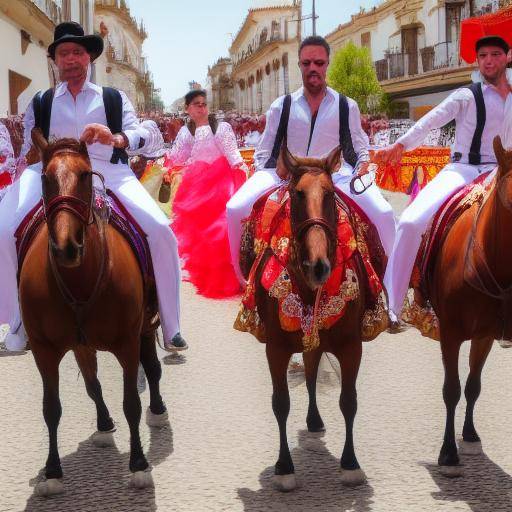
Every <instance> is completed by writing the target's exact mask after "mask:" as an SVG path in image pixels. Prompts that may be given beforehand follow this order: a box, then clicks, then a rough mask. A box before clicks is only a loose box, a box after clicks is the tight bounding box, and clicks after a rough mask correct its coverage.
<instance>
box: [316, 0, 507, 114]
mask: <svg viewBox="0 0 512 512" xmlns="http://www.w3.org/2000/svg"><path fill="white" fill-rule="evenodd" d="M506 3H510V2H509V1H508V0H442V1H441V0H406V1H404V0H385V1H383V2H382V3H381V4H380V5H378V6H377V7H374V8H373V9H369V10H367V11H365V10H361V11H360V12H359V13H358V14H356V15H353V16H352V19H351V21H349V22H348V23H345V24H343V25H339V26H338V28H337V29H336V30H334V31H333V32H331V33H330V34H328V35H327V36H326V39H327V41H328V42H329V44H330V45H331V47H332V49H333V51H336V50H337V49H339V48H341V47H342V46H343V45H344V44H345V43H346V42H348V41H353V42H354V43H355V44H356V45H359V46H366V47H368V48H369V49H370V51H371V54H372V58H373V60H374V63H375V68H376V71H377V77H378V79H379V81H380V83H381V85H382V86H383V88H384V90H385V91H386V92H388V93H389V94H390V96H391V98H392V99H393V100H394V104H395V106H396V107H397V111H398V112H399V113H401V114H402V117H411V118H412V119H418V118H419V117H421V115H423V114H424V113H425V112H426V111H428V110H429V109H430V108H432V107H433V106H435V105H437V104H438V103H439V102H441V101H442V100H443V99H444V98H445V97H446V96H447V95H448V94H449V92H450V91H451V90H453V89H454V88H457V87H460V86H462V85H464V84H468V83H470V74H471V71H472V69H473V67H474V66H473V65H471V66H468V65H467V64H466V63H465V62H464V61H462V60H461V59H460V58H459V40H460V23H461V21H462V20H463V19H465V18H468V17H470V16H478V15H481V14H484V13H488V12H494V11H496V10H497V9H498V8H500V7H502V6H503V5H504V4H506Z"/></svg>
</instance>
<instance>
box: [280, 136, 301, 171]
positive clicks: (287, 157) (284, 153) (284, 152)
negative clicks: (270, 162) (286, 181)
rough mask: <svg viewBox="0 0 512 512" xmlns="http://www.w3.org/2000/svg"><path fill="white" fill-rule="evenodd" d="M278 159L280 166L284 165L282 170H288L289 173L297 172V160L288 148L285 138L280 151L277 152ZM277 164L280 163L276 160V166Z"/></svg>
mask: <svg viewBox="0 0 512 512" xmlns="http://www.w3.org/2000/svg"><path fill="white" fill-rule="evenodd" d="M279 160H280V163H281V166H282V167H284V169H283V170H286V171H287V172H289V173H291V174H297V169H298V167H299V162H298V161H297V159H296V158H295V157H294V156H293V155H292V154H291V153H290V151H289V150H288V144H287V143H286V138H285V139H284V141H283V145H282V147H281V153H280V154H279ZM279 166H280V165H279V162H278V167H279Z"/></svg>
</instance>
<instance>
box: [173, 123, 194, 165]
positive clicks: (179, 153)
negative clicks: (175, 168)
mask: <svg viewBox="0 0 512 512" xmlns="http://www.w3.org/2000/svg"><path fill="white" fill-rule="evenodd" d="M193 146H194V139H193V137H192V134H191V133H190V131H189V129H188V128H187V127H186V126H182V127H181V128H180V131H179V132H178V135H176V139H175V140H174V144H173V145H172V148H171V151H170V152H169V160H171V162H172V165H185V162H186V161H187V160H188V159H189V158H190V155H191V154H192V147H193Z"/></svg>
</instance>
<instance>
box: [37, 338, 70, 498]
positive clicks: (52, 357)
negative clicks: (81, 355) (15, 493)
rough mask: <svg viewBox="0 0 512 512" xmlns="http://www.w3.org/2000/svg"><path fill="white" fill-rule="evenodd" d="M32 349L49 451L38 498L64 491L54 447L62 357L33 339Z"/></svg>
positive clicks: (57, 424) (38, 486)
mask: <svg viewBox="0 0 512 512" xmlns="http://www.w3.org/2000/svg"><path fill="white" fill-rule="evenodd" d="M31 349H32V352H33V354H34V359H35V361H36V364H37V367H38V369H39V373H40V374H41V378H42V380H43V416H44V421H45V422H46V426H47V427H48V435H49V452H48V459H47V460H46V466H45V477H46V481H44V482H39V483H38V484H37V486H36V493H37V494H39V495H40V496H49V495H52V494H59V493H61V492H63V491H64V486H63V485H62V482H61V481H60V479H61V478H62V466H61V464H60V457H59V448H58V444H57V429H58V427H59V422H60V418H61V416H62V407H61V404H60V398H59V364H60V362H61V360H62V357H63V356H64V354H63V353H58V352H56V351H53V350H51V349H49V348H47V347H46V346H44V345H43V344H42V343H34V342H33V341H32V340H31Z"/></svg>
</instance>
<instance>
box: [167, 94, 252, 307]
mask: <svg viewBox="0 0 512 512" xmlns="http://www.w3.org/2000/svg"><path fill="white" fill-rule="evenodd" d="M185 106H186V111H187V113H188V114H189V116H190V119H191V121H190V122H189V123H187V124H186V125H185V126H183V127H182V128H181V130H180V131H179V132H178V135H177V137H176V141H175V143H174V146H173V147H172V149H171V151H170V154H169V155H168V163H169V164H170V168H171V171H170V172H172V168H173V167H181V166H184V167H183V169H182V171H181V172H182V180H181V183H180V185H179V188H178V191H177V192H176V196H175V198H174V201H173V204H172V210H173V222H172V229H173V231H174V234H175V235H176V238H177V239H178V250H179V254H180V257H181V259H182V261H183V269H184V271H185V276H186V277H185V279H186V280H188V281H190V282H191V283H192V284H193V285H194V286H195V287H196V289H197V292H198V293H199V294H200V295H203V296H204V297H210V298H226V297H232V296H235V295H237V294H238V293H240V291H241V289H240V283H239V281H238V279H237V277H236V275H235V271H234V270H233V265H232V264H231V257H230V252H229V244H228V234H227V221H226V203H227V202H228V200H229V199H230V198H231V196H232V195H233V194H234V193H235V192H236V191H237V190H238V188H239V187H240V186H241V185H242V184H243V182H244V181H245V180H246V169H247V167H246V165H245V163H244V160H243V158H242V156H241V155H240V152H239V151H238V145H237V142H236V137H235V134H234V132H233V130H232V128H231V126H230V125H229V124H228V123H225V122H220V123H217V122H216V121H215V120H214V119H212V118H211V116H208V106H207V104H206V93H205V92H204V91H201V90H195V91H191V92H189V93H188V94H187V95H186V96H185ZM164 180H165V181H168V179H166V178H164Z"/></svg>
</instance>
